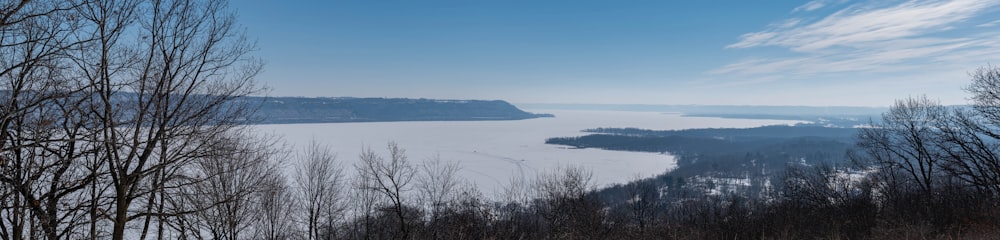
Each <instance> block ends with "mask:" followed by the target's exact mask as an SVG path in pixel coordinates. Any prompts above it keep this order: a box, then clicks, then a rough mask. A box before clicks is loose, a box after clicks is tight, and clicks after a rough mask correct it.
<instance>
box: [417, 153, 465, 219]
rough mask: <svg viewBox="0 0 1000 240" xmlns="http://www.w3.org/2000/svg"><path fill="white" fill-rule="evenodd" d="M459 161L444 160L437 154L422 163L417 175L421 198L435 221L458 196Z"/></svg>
mask: <svg viewBox="0 0 1000 240" xmlns="http://www.w3.org/2000/svg"><path fill="white" fill-rule="evenodd" d="M460 169H461V166H459V165H458V162H454V161H443V160H441V156H440V155H435V156H434V157H431V158H430V159H428V160H426V161H424V162H423V163H421V164H420V175H419V176H418V177H417V187H416V188H417V191H418V192H419V193H420V200H421V202H423V205H424V207H425V208H426V209H428V210H429V211H430V214H431V220H432V221H433V220H434V219H435V218H436V217H437V216H439V215H440V214H441V212H442V211H443V210H444V208H446V207H447V206H446V205H447V204H448V203H449V202H452V200H454V198H455V197H456V196H455V195H454V193H455V190H456V189H457V188H458V186H459V183H460V179H459V177H458V175H457V174H458V171H459V170H460Z"/></svg>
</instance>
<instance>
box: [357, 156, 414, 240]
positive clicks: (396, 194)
mask: <svg viewBox="0 0 1000 240" xmlns="http://www.w3.org/2000/svg"><path fill="white" fill-rule="evenodd" d="M387 150H388V151H389V158H383V157H382V156H379V155H378V154H376V153H375V151H373V150H372V149H371V148H365V149H364V150H363V151H362V153H361V156H360V160H361V161H359V162H358V163H357V164H355V169H356V170H357V171H358V176H357V177H358V178H360V179H362V180H361V181H360V182H361V183H364V184H365V185H364V186H362V187H363V189H365V190H368V191H373V192H376V193H379V194H381V195H382V196H383V197H384V198H385V199H386V200H388V201H389V202H390V204H391V209H392V212H393V214H394V215H395V216H396V219H397V220H398V222H397V223H398V224H399V226H398V227H399V233H398V235H397V236H396V237H397V238H399V239H408V238H409V233H410V232H409V228H408V227H407V225H408V224H407V218H408V216H407V211H406V209H405V207H406V206H405V204H406V202H405V201H406V198H405V196H404V195H405V194H406V193H407V192H408V191H409V190H410V189H411V186H410V182H411V181H412V180H413V178H414V176H415V175H416V173H417V170H416V168H414V167H413V165H411V164H410V162H409V161H408V160H407V158H406V150H404V149H402V148H399V146H398V145H396V143H395V142H389V144H388V147H387Z"/></svg>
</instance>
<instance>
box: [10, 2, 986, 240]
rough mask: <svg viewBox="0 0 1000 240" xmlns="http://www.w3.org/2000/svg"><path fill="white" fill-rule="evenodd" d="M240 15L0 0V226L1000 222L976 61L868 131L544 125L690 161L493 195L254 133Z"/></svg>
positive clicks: (321, 235) (285, 230)
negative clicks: (945, 87)
mask: <svg viewBox="0 0 1000 240" xmlns="http://www.w3.org/2000/svg"><path fill="white" fill-rule="evenodd" d="M235 19H236V18H235V12H234V11H232V10H231V9H230V8H228V7H227V2H226V1H224V0H157V1H153V0H108V1H96V0H50V1H32V0H21V1H3V2H0V57H2V60H0V88H2V91H0V102H2V103H0V239H4V240H8V239H11V240H20V239H116V240H117V239H310V240H311V239H845V238H846V239H955V238H962V239H969V238H972V239H976V238H991V237H994V236H997V235H998V234H1000V232H998V231H997V229H1000V206H998V205H997V203H998V202H1000V201H998V200H1000V150H998V147H1000V141H998V140H1000V67H995V66H985V67H981V68H979V69H977V70H976V71H974V72H973V73H972V74H971V82H970V83H969V85H968V87H967V89H966V90H967V92H968V94H969V99H970V103H969V105H968V106H962V107H949V106H943V105H941V104H939V103H937V102H935V101H932V100H929V98H927V97H912V98H907V99H903V100H899V101H897V103H896V104H895V105H894V106H892V107H891V108H890V109H889V110H888V111H887V112H885V113H884V114H883V115H882V116H881V117H880V118H879V119H876V120H873V121H872V122H871V123H869V124H867V125H866V126H864V127H859V128H851V129H844V128H839V129H824V128H817V127H815V126H787V127H780V126H779V127H764V128H760V129H743V130H719V129H714V130H713V129H708V130H705V129H703V130H691V131H655V130H641V129H595V130H591V132H593V133H601V134H597V135H588V136H584V137H579V138H554V139H550V140H549V141H550V142H551V143H553V144H562V145H568V146H574V147H599V148H606V149H613V150H628V151H651V152H669V153H671V154H674V155H676V156H677V157H678V161H679V162H678V165H679V166H678V168H677V169H675V170H673V171H671V172H667V173H664V174H662V175H660V176H656V177H653V178H641V177H636V179H634V181H632V182H629V183H625V184H620V185H615V186H596V185H595V184H594V180H593V179H594V176H593V174H592V173H591V172H590V171H589V170H587V169H585V168H583V167H579V166H572V165H571V166H564V167H561V168H558V169H551V170H549V171H545V172H542V173H540V174H538V175H537V176H534V177H533V178H513V179H510V180H509V182H508V183H507V184H506V185H505V188H504V189H503V190H502V191H500V193H499V194H496V196H486V195H485V194H483V193H482V192H481V191H480V190H478V189H476V188H475V187H474V186H472V185H471V184H469V183H468V182H467V181H465V180H463V179H461V177H459V176H458V175H457V174H456V173H457V172H458V170H459V169H461V166H460V165H459V164H458V163H456V162H452V161H447V160H442V159H431V160H428V161H420V162H416V161H410V160H409V156H408V155H407V153H406V151H405V146H399V145H398V144H395V143H392V142H390V143H387V144H386V145H385V147H373V148H366V149H365V150H364V151H363V153H362V154H360V155H359V156H339V157H337V156H336V154H335V152H334V151H333V150H332V149H331V148H330V147H329V146H325V145H323V144H322V143H318V142H314V143H313V144H311V145H309V146H306V147H305V148H302V149H293V148H289V147H287V146H285V145H284V144H282V141H281V139H280V138H277V137H274V136H270V135H267V134H261V133H257V132H254V131H252V130H251V129H250V125H249V124H250V123H254V122H256V121H258V120H259V119H255V117H254V116H256V115H254V114H255V113H256V111H257V110H259V109H260V108H261V105H262V104H263V103H262V102H261V101H249V100H248V99H261V98H251V96H257V95H259V94H262V93H264V92H265V89H264V88H263V87H262V86H260V85H259V84H258V83H257V82H256V81H255V80H254V77H255V76H256V75H257V74H258V73H260V71H261V69H262V67H263V65H262V59H257V58H255V57H254V56H253V55H252V52H253V51H254V50H255V46H254V44H253V41H250V40H248V39H247V37H246V36H245V34H244V33H243V30H242V28H241V27H240V26H239V25H238V24H237V23H236V21H235ZM762 129H763V130H768V131H763V132H766V133H767V134H765V135H761V134H764V133H762V132H761V130H762ZM845 132H847V133H845ZM719 134H735V135H734V136H733V137H728V138H727V137H721V138H719V137H718V135H719ZM768 134H769V135H768ZM817 134H818V135H819V136H816V135H817ZM289 163H295V164H294V166H296V167H295V168H294V169H291V170H289V171H284V170H283V167H282V166H285V165H290V164H289Z"/></svg>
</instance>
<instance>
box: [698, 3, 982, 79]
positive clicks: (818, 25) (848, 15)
mask: <svg viewBox="0 0 1000 240" xmlns="http://www.w3.org/2000/svg"><path fill="white" fill-rule="evenodd" d="M814 2H817V1H814ZM814 2H810V3H807V4H805V5H802V6H800V7H798V8H796V9H795V10H793V12H796V11H810V9H812V10H815V9H817V8H820V7H823V3H822V2H818V3H814ZM879 4H884V2H881V1H874V2H866V3H863V4H854V5H848V6H846V7H844V8H843V9H839V10H837V11H834V12H833V13H831V14H829V15H826V16H819V17H813V18H812V19H813V20H811V21H806V20H803V19H809V18H800V17H796V18H789V19H787V20H783V21H777V22H776V23H774V24H770V25H768V26H767V27H766V28H765V30H763V31H758V32H751V33H747V34H743V35H742V36H740V38H739V41H737V42H736V43H733V44H730V45H728V46H726V48H728V49H745V48H757V47H778V48H783V49H786V50H787V51H789V53H790V54H788V55H787V56H785V57H758V58H752V59H746V60H742V61H738V62H735V63H731V64H728V65H725V66H722V67H720V68H717V69H714V70H712V71H710V73H712V74H726V75H737V76H742V77H751V76H756V77H764V76H768V78H773V77H770V76H769V75H775V74H780V75H782V76H783V78H796V77H800V78H802V77H809V76H815V75H822V74H828V73H842V72H893V71H913V70H915V69H924V68H927V67H928V66H944V65H954V64H958V63H959V62H962V61H964V62H970V61H971V62H977V63H983V62H984V61H989V60H990V59H991V58H993V59H996V58H998V56H1000V55H998V54H1000V45H998V42H1000V34H997V33H981V34H975V33H974V32H975V31H955V30H961V29H970V28H972V29H973V30H975V27H977V26H978V27H984V25H992V24H1000V20H996V21H992V22H989V21H990V20H994V19H988V18H995V19H1000V16H996V17H993V16H991V15H990V14H991V13H992V14H995V12H990V11H989V9H991V8H993V7H995V6H997V5H998V4H1000V1H997V0H955V1H927V0H923V1H917V0H915V1H907V2H901V3H897V4H893V5H879ZM983 18H987V19H986V20H985V21H983ZM971 19H977V21H970V20H971ZM982 22H988V23H985V24H984V23H982ZM977 24H978V25H977ZM969 32H973V33H969ZM984 58H985V59H984Z"/></svg>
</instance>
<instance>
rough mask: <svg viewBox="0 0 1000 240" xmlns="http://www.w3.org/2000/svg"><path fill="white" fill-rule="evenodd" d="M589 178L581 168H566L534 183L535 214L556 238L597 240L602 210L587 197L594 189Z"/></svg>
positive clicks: (556, 170)
mask: <svg viewBox="0 0 1000 240" xmlns="http://www.w3.org/2000/svg"><path fill="white" fill-rule="evenodd" d="M593 176H594V174H593V172H592V171H589V170H586V169H584V168H583V167H582V166H568V167H558V168H556V169H555V170H553V171H552V172H549V173H542V174H539V175H538V177H537V178H536V179H535V183H534V189H535V194H536V195H535V196H536V198H537V199H538V200H539V201H541V202H540V204H539V205H537V206H536V207H537V208H538V213H539V214H540V215H541V216H542V217H543V218H545V220H546V226H547V227H548V228H549V231H550V232H551V233H552V234H553V235H554V236H555V237H556V238H601V236H600V234H602V233H603V225H602V224H603V222H604V219H603V218H604V213H603V212H602V210H601V209H602V208H603V207H602V206H600V205H601V204H600V203H599V202H598V201H597V199H595V198H593V196H591V195H589V194H590V192H591V191H593V190H594V189H595V186H594V182H593Z"/></svg>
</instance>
